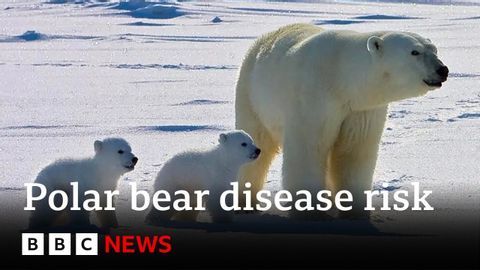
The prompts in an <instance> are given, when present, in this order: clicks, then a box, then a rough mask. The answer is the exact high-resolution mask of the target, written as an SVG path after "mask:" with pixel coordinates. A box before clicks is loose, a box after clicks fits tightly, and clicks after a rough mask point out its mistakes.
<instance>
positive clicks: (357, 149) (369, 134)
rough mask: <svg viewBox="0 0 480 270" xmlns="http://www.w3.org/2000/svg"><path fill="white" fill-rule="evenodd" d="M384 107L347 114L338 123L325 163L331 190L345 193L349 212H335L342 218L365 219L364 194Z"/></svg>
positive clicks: (384, 112) (381, 124) (385, 108)
mask: <svg viewBox="0 0 480 270" xmlns="http://www.w3.org/2000/svg"><path fill="white" fill-rule="evenodd" d="M386 115H387V106H385V107H381V108H378V109H374V110H369V111H364V112H356V113H352V114H350V115H349V116H348V117H347V118H346V119H345V121H344V122H343V123H342V127H341V129H340V133H339V136H338V138H337V141H336V142H335V145H334V147H333V149H332V151H331V155H330V160H329V170H328V171H329V183H330V184H331V185H332V187H333V189H334V190H336V191H338V190H349V191H350V192H351V193H352V195H353V209H352V210H350V211H345V212H342V211H340V212H339V216H340V217H342V218H354V219H365V218H366V219H368V218H369V216H370V212H369V211H365V210H363V209H364V207H365V202H366V199H365V194H364V191H365V190H370V189H371V188H372V178H373V173H374V171H375V165H376V162H377V154H378V147H379V142H380V139H381V136H382V133H383V129H384V125H385V120H386Z"/></svg>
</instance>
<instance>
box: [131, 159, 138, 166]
mask: <svg viewBox="0 0 480 270" xmlns="http://www.w3.org/2000/svg"><path fill="white" fill-rule="evenodd" d="M137 161H138V158H137V157H133V158H132V162H133V165H135V164H137Z"/></svg>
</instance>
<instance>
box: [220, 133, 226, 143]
mask: <svg viewBox="0 0 480 270" xmlns="http://www.w3.org/2000/svg"><path fill="white" fill-rule="evenodd" d="M226 141H227V134H224V133H222V134H220V137H219V138H218V142H219V143H224V142H226Z"/></svg>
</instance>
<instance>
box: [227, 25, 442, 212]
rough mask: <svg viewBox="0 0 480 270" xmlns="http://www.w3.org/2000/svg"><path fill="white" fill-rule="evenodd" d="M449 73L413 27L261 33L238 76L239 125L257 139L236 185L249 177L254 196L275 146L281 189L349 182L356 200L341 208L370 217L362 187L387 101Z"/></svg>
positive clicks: (337, 186)
mask: <svg viewBox="0 0 480 270" xmlns="http://www.w3.org/2000/svg"><path fill="white" fill-rule="evenodd" d="M448 72H449V71H448V68H447V67H446V66H445V65H444V64H443V63H442V61H440V59H439V58H438V56H437V48H436V47H435V45H434V44H433V43H432V42H431V41H430V40H429V39H427V38H424V37H422V36H419V35H417V34H415V33H410V32H399V31H378V32H370V33H358V32H354V31H346V30H324V29H322V28H320V27H317V26H314V25H309V24H293V25H288V26H285V27H282V28H280V29H278V30H276V31H273V32H271V33H267V34H265V35H263V36H262V37H261V38H259V39H258V40H257V41H256V42H255V44H254V45H253V46H252V47H251V48H250V50H249V51H248V53H247V55H246V57H245V58H244V61H243V64H242V67H241V70H240V74H239V76H238V81H237V88H236V100H235V117H236V128H237V129H243V130H245V131H246V132H248V133H249V134H250V135H251V136H252V138H253V139H254V140H255V142H256V143H257V145H258V146H259V147H260V148H262V156H261V157H260V158H259V159H258V160H256V161H255V162H252V163H251V164H248V165H246V166H245V167H243V168H242V169H241V172H240V174H239V175H240V178H239V180H240V181H241V182H242V183H240V184H239V187H240V188H242V187H244V185H243V182H245V181H249V182H251V183H252V188H251V189H252V197H253V198H255V197H256V196H255V194H256V193H257V192H258V191H259V190H261V189H262V187H263V184H264V181H265V177H266V175H267V172H268V168H269V166H270V163H271V161H272V160H273V158H274V157H275V155H276V154H277V153H278V152H279V150H280V149H282V150H283V168H282V170H283V178H282V181H283V187H284V188H285V189H287V190H289V191H290V192H292V193H295V192H296V191H298V190H302V189H306V190H309V191H310V192H312V193H313V194H316V193H317V192H318V191H319V190H323V189H326V187H328V188H329V189H332V190H334V191H335V190H349V191H351V192H352V194H353V197H354V200H353V201H354V205H353V208H354V209H353V210H352V211H348V212H342V215H350V216H351V217H358V218H365V217H368V212H366V211H364V210H363V208H364V206H365V201H364V200H365V196H364V194H363V191H365V190H370V189H371V184H372V176H373V172H374V169H375V163H376V160H377V151H378V144H379V141H380V138H381V135H382V132H383V128H384V123H385V120H386V115H387V106H388V104H389V103H390V102H393V101H398V100H401V99H405V98H411V97H416V96H421V95H424V94H426V93H427V92H428V91H430V90H434V89H436V88H439V87H441V86H442V83H443V82H445V81H446V80H447V76H448ZM240 192H243V191H242V190H241V191H240ZM240 194H241V193H240ZM292 214H294V215H295V214H299V215H300V216H301V215H302V213H295V212H292Z"/></svg>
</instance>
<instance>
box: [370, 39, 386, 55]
mask: <svg viewBox="0 0 480 270" xmlns="http://www.w3.org/2000/svg"><path fill="white" fill-rule="evenodd" d="M367 50H368V51H369V52H370V53H371V54H375V53H378V52H381V51H382V50H383V39H382V38H381V37H377V36H371V37H369V38H368V40H367Z"/></svg>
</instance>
